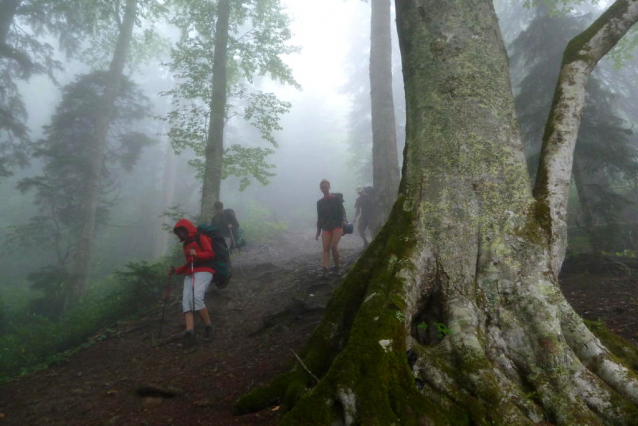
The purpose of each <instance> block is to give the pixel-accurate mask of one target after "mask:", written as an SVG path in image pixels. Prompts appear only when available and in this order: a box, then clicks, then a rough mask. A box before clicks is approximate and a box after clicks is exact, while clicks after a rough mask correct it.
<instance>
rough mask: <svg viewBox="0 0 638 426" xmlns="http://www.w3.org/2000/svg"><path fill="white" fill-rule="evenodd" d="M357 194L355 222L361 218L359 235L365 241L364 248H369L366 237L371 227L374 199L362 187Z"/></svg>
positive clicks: (358, 225)
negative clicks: (367, 230)
mask: <svg viewBox="0 0 638 426" xmlns="http://www.w3.org/2000/svg"><path fill="white" fill-rule="evenodd" d="M357 194H359V197H358V198H357V201H355V203H354V209H355V213H354V221H355V222H356V221H357V218H358V217H359V223H357V229H358V230H359V235H361V238H362V239H363V248H366V247H368V244H370V243H369V242H368V238H367V237H366V229H368V227H369V226H370V221H371V219H372V198H370V196H369V195H368V194H367V193H366V191H365V188H364V187H363V186H360V187H358V188H357Z"/></svg>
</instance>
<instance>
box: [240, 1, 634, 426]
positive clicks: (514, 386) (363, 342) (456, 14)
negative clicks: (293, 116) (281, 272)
mask: <svg viewBox="0 0 638 426" xmlns="http://www.w3.org/2000/svg"><path fill="white" fill-rule="evenodd" d="M396 8H397V26H398V30H399V40H400V45H401V54H402V61H403V75H404V81H405V88H406V104H407V124H408V125H407V136H406V140H407V144H406V150H405V155H404V166H403V176H402V181H401V185H400V188H399V197H398V200H397V202H396V203H395V205H394V207H393V210H392V213H391V216H390V220H388V222H387V223H386V224H385V226H384V227H383V229H382V230H381V232H380V233H379V235H378V236H377V238H375V240H374V241H373V243H372V244H371V245H370V248H369V249H368V250H367V251H366V252H365V254H364V255H363V256H362V258H361V259H360V260H359V261H358V262H357V263H356V264H355V266H354V267H353V269H352V270H351V271H350V273H349V274H348V276H347V277H346V278H345V280H344V282H343V283H342V284H341V286H340V287H339V288H338V289H337V290H336V291H335V294H334V296H333V298H332V300H331V301H330V303H329V305H328V308H327V311H326V315H325V317H324V319H323V321H322V322H321V324H320V325H319V326H318V327H317V329H316V330H315V332H314V333H313V335H312V337H311V338H310V341H309V343H308V346H307V347H306V349H305V350H304V351H303V352H302V354H301V358H302V359H303V363H304V364H305V366H306V368H307V369H308V370H310V371H311V372H312V373H313V374H314V375H315V376H317V377H318V378H319V379H320V382H319V384H317V385H315V383H314V380H313V379H312V378H311V376H310V375H309V374H308V373H307V372H306V371H305V370H304V369H303V368H301V367H300V366H299V365H296V366H295V367H293V368H292V370H291V371H290V372H288V373H285V374H283V375H281V376H279V377H278V378H276V379H275V380H274V381H273V382H272V383H271V384H270V385H268V386H266V387H263V388H259V389H256V390H254V391H253V392H251V393H249V394H248V395H246V396H245V397H243V398H241V399H239V400H238V401H237V404H236V406H235V409H236V411H237V412H238V413H243V412H248V411H252V410H256V409H260V408H263V407H265V406H268V405H269V404H272V403H277V404H281V405H282V408H283V411H284V412H287V414H286V415H285V417H284V418H283V422H282V424H285V425H288V424H290V425H295V424H306V425H308V424H321V425H324V424H345V425H353V424H365V425H369V424H370V425H374V424H379V425H388V424H414V425H416V424H418V425H432V424H436V425H443V424H451V425H459V424H517V425H518V424H521V425H523V424H535V423H536V424H538V423H541V422H549V423H554V424H565V425H572V424H588V425H593V424H603V423H608V424H636V422H637V420H636V419H638V407H637V405H638V380H637V378H636V374H635V373H634V372H632V371H631V370H629V369H628V368H626V367H624V366H623V365H621V364H620V363H619V362H618V361H617V358H615V357H614V356H613V355H612V354H611V353H610V352H609V350H608V349H606V348H605V347H604V346H603V345H602V344H601V342H600V341H599V340H598V339H597V338H596V337H595V336H594V335H593V334H592V332H590V331H589V330H588V329H587V327H586V326H585V325H584V323H583V321H582V320H581V318H580V317H579V316H578V315H577V314H576V313H575V312H574V311H573V310H572V308H571V307H570V306H569V304H568V303H567V302H566V300H565V298H564V297H563V295H562V293H561V292H560V290H559V288H558V285H557V281H556V280H555V276H554V274H552V273H551V265H550V246H549V238H550V236H549V235H548V233H547V232H546V229H545V228H544V226H543V221H544V220H545V217H544V216H543V215H542V214H539V211H538V203H537V202H536V201H535V199H534V198H533V197H532V193H531V190H530V184H529V178H528V175H527V168H526V164H525V158H524V155H523V145H522V142H521V138H520V135H519V133H518V126H517V124H516V118H515V112H514V105H513V99H512V91H511V87H510V81H509V75H508V63H507V57H506V53H505V49H504V46H503V41H502V39H501V35H500V32H499V29H498V22H497V19H496V15H495V13H494V10H493V6H492V2H491V1H490V0H457V1H454V2H440V1H435V0H397V2H396ZM540 213H542V211H541V212H540ZM406 350H410V351H412V352H410V356H409V359H410V361H408V356H406ZM623 350H626V351H627V352H628V353H631V354H632V355H633V356H635V357H638V353H636V349H635V348H632V347H631V346H630V345H626V346H623ZM636 359H638V358H636ZM636 366H638V363H636ZM415 376H416V377H417V378H418V381H416V383H415ZM417 385H418V387H417ZM421 386H422V389H419V387H421Z"/></svg>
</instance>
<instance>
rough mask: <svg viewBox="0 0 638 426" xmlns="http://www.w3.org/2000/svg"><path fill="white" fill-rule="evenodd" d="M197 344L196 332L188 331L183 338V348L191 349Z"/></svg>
mask: <svg viewBox="0 0 638 426" xmlns="http://www.w3.org/2000/svg"><path fill="white" fill-rule="evenodd" d="M194 344H195V330H186V331H185V332H184V335H183V336H182V346H184V347H185V348H189V347H191V346H193V345H194Z"/></svg>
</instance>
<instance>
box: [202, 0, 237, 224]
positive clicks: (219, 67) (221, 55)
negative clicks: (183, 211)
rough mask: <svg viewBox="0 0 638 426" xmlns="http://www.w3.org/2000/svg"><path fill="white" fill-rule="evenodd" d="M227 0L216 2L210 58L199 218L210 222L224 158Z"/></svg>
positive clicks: (228, 5)
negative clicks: (211, 76)
mask: <svg viewBox="0 0 638 426" xmlns="http://www.w3.org/2000/svg"><path fill="white" fill-rule="evenodd" d="M229 20H230V0H219V4H218V6H217V24H216V27H215V53H214V56H213V93H212V99H211V102H210V121H209V124H208V140H207V141H206V160H205V161H206V164H205V166H204V167H205V168H204V186H203V189H202V205H201V215H200V218H201V220H203V221H210V220H211V219H212V218H213V215H214V214H215V208H214V206H213V204H214V203H215V201H217V200H219V192H220V188H221V182H222V167H223V157H224V123H225V120H226V85H227V81H226V64H227V59H226V57H227V52H228V23H229Z"/></svg>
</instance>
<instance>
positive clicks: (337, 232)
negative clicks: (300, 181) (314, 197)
mask: <svg viewBox="0 0 638 426" xmlns="http://www.w3.org/2000/svg"><path fill="white" fill-rule="evenodd" d="M319 189H320V190H321V192H323V198H322V199H320V200H319V201H317V235H316V236H315V240H319V235H321V243H322V245H323V258H322V261H323V262H322V265H323V271H324V272H327V271H328V265H329V263H330V252H331V251H332V258H333V259H334V262H335V270H337V271H338V270H339V268H340V267H341V265H340V260H339V248H338V246H339V241H340V240H341V237H342V236H343V227H344V226H346V211H345V209H344V207H343V198H341V197H340V196H337V195H335V194H331V193H330V182H328V181H327V180H326V179H324V180H322V181H321V183H320V184H319Z"/></svg>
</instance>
